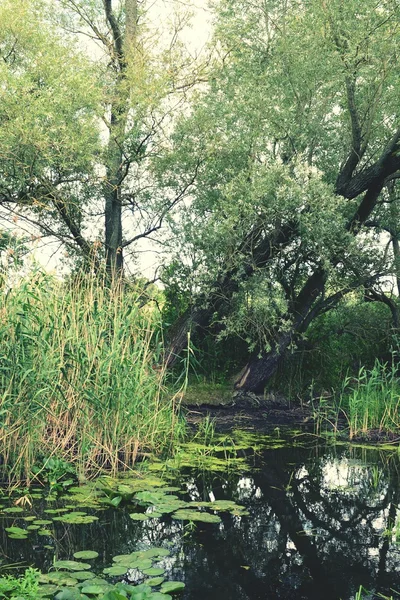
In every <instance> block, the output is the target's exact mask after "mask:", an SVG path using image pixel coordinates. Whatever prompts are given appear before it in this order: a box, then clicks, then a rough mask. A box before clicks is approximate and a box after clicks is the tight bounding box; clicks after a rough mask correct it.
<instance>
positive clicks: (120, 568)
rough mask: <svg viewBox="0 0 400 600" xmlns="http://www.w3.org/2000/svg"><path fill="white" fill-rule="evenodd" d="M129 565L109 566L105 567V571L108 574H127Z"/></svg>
mask: <svg viewBox="0 0 400 600" xmlns="http://www.w3.org/2000/svg"><path fill="white" fill-rule="evenodd" d="M128 568H129V567H123V566H121V565H120V566H115V567H107V568H106V569H103V573H105V574H106V575H116V576H117V575H125V573H126V572H127V570H128Z"/></svg>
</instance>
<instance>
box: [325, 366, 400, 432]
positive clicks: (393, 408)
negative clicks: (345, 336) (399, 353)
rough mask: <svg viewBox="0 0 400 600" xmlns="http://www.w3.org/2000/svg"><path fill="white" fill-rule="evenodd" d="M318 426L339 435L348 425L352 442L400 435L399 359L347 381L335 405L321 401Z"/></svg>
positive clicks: (360, 372)
mask: <svg viewBox="0 0 400 600" xmlns="http://www.w3.org/2000/svg"><path fill="white" fill-rule="evenodd" d="M316 416H317V423H318V424H319V427H320V429H321V426H322V423H323V422H324V423H325V425H329V427H330V429H331V430H333V431H334V432H336V433H337V432H338V431H339V430H341V429H343V424H346V425H347V429H348V434H349V438H350V439H353V438H354V437H355V436H359V435H367V434H368V433H370V432H371V431H378V432H380V433H387V432H398V431H399V427H400V379H399V375H398V366H397V361H396V355H395V354H394V355H393V360H392V364H391V365H388V364H387V363H382V362H380V361H378V360H377V361H376V362H375V365H374V367H373V368H372V369H370V370H367V369H365V368H364V367H362V368H361V369H360V371H359V373H358V377H356V378H346V379H345V381H344V382H343V387H342V390H341V391H340V393H339V394H338V395H337V396H336V399H335V401H334V402H333V404H332V403H328V406H327V402H326V401H325V399H323V398H322V399H321V401H320V404H319V406H318V407H317V409H316Z"/></svg>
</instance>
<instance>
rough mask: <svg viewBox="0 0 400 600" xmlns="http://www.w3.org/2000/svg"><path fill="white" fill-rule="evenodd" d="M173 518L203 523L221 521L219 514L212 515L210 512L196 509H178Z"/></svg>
mask: <svg viewBox="0 0 400 600" xmlns="http://www.w3.org/2000/svg"><path fill="white" fill-rule="evenodd" d="M172 518H173V519H178V520H180V521H199V522H201V523H220V522H221V517H219V516H218V515H210V513H206V512H199V511H195V510H177V511H176V512H175V513H174V514H173V515H172Z"/></svg>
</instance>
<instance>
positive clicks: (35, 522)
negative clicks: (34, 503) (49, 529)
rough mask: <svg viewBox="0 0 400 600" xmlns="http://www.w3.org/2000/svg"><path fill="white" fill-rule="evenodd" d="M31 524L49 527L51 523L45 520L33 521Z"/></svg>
mask: <svg viewBox="0 0 400 600" xmlns="http://www.w3.org/2000/svg"><path fill="white" fill-rule="evenodd" d="M33 523H34V525H51V524H52V521H49V520H47V519H35V520H34V521H33Z"/></svg>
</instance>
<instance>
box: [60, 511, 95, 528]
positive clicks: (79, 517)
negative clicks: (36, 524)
mask: <svg viewBox="0 0 400 600" xmlns="http://www.w3.org/2000/svg"><path fill="white" fill-rule="evenodd" d="M98 520H99V517H95V516H94V515H87V514H85V513H76V512H72V513H67V514H65V515H61V516H60V517H54V519H53V521H60V522H61V523H71V524H72V525H84V524H87V523H93V522H94V521H98Z"/></svg>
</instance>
